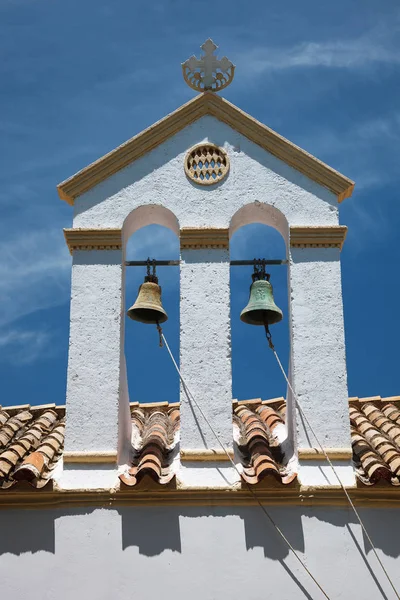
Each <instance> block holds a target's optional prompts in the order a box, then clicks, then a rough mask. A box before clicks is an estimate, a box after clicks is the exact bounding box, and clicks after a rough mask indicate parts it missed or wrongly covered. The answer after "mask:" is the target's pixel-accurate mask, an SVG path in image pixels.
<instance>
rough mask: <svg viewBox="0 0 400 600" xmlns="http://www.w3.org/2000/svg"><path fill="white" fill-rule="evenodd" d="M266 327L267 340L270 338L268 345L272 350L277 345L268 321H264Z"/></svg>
mask: <svg viewBox="0 0 400 600" xmlns="http://www.w3.org/2000/svg"><path fill="white" fill-rule="evenodd" d="M264 327H265V335H266V336H267V340H268V346H269V347H270V348H271V350H275V346H274V343H273V341H272V335H271V332H270V330H269V327H268V323H267V321H266V322H265V323H264Z"/></svg>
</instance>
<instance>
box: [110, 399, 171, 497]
mask: <svg viewBox="0 0 400 600" xmlns="http://www.w3.org/2000/svg"><path fill="white" fill-rule="evenodd" d="M131 417H132V451H133V459H132V466H131V467H130V468H129V469H128V470H127V471H126V472H125V473H122V474H121V475H120V480H121V481H122V482H123V483H124V484H125V485H129V486H133V485H136V484H137V483H138V482H139V481H140V480H141V479H142V478H143V476H144V475H146V474H147V475H149V476H150V477H151V478H152V479H154V480H155V481H157V482H158V483H161V484H166V483H169V482H170V481H171V480H172V479H173V478H174V476H175V472H174V470H173V459H174V457H175V456H176V454H177V432H178V429H179V408H177V407H175V406H173V407H172V408H170V407H169V405H168V403H162V404H161V403H160V405H158V406H157V405H154V404H152V405H150V406H148V407H146V405H145V404H143V405H139V406H137V407H136V406H134V407H132V409H131Z"/></svg>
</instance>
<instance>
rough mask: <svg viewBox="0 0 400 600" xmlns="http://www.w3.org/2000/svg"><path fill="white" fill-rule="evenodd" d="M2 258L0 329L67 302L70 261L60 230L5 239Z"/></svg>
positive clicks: (0, 269)
mask: <svg viewBox="0 0 400 600" xmlns="http://www.w3.org/2000/svg"><path fill="white" fill-rule="evenodd" d="M0 256H1V257H2V262H1V264H0V305H1V307H2V310H1V312H0V327H5V326H7V325H9V324H10V323H12V322H13V321H15V320H17V319H19V318H21V317H23V316H25V315H28V314H30V313H33V312H35V311H37V310H40V309H43V308H49V307H51V306H57V305H58V304H61V303H63V302H66V301H67V300H68V297H69V285H68V281H69V273H70V265H71V260H70V256H69V254H68V250H67V248H66V245H65V242H64V239H63V235H62V231H61V230H58V229H52V230H47V229H42V230H40V229H39V230H37V231H35V232H31V233H26V232H20V233H18V234H17V235H15V236H13V237H11V238H9V239H6V238H5V237H3V239H2V241H1V243H0Z"/></svg>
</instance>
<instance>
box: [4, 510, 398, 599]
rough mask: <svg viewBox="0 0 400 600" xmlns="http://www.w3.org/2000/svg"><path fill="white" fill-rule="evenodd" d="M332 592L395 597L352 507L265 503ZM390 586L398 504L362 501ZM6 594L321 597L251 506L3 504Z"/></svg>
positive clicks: (395, 563) (344, 595) (51, 596)
mask: <svg viewBox="0 0 400 600" xmlns="http://www.w3.org/2000/svg"><path fill="white" fill-rule="evenodd" d="M268 510H269V511H270V513H271V515H272V517H273V519H274V520H275V521H276V523H277V524H278V526H280V527H281V528H282V530H283V532H284V534H285V535H286V536H287V537H288V538H289V540H290V542H291V543H292V544H293V546H294V548H295V550H296V551H297V552H299V554H300V556H301V557H302V558H303V559H304V560H305V562H306V564H307V567H308V568H309V569H310V570H311V572H312V573H313V575H314V576H315V577H316V578H317V580H318V581H319V582H320V583H321V584H322V585H323V587H324V588H325V590H326V592H327V594H328V596H329V597H330V598H331V599H332V600H339V599H340V600H350V599H353V598H354V599H359V598H360V599H361V598H362V599H363V600H392V599H393V600H394V594H393V591H392V590H391V589H390V586H389V584H388V582H387V580H386V579H385V577H384V575H383V573H382V571H381V569H380V567H379V565H378V564H377V561H376V559H375V557H374V555H373V553H372V551H371V550H370V549H369V547H368V544H367V542H366V540H365V539H364V538H363V536H362V534H361V532H360V527H359V526H358V524H356V523H355V520H354V518H353V516H352V513H351V512H350V511H349V510H348V509H341V508H337V507H336V508H307V507H293V506H292V507H285V508H284V507H280V508H279V507H268ZM360 512H361V516H362V518H363V519H364V521H365V524H366V526H367V528H368V530H369V532H370V534H371V536H372V538H373V540H374V542H375V545H376V548H377V552H378V554H379V556H380V558H381V559H382V560H383V561H384V564H385V566H386V568H387V569H388V571H389V573H390V575H391V576H392V578H393V581H394V583H395V585H397V588H399V587H400V569H399V567H398V566H399V543H398V540H399V539H400V518H399V517H400V515H399V511H398V510H396V509H385V510H377V509H360ZM0 531H1V536H0V581H1V597H2V598H4V599H5V600H71V599H76V600H110V599H113V598H116V599H118V600H128V599H129V600H130V599H133V598H134V599H138V600H155V599H156V598H165V599H166V600H169V599H171V598H174V599H176V600H187V598H190V599H193V600H243V599H245V600H277V599H278V600H303V599H305V600H322V599H323V596H322V593H321V592H320V591H319V590H318V589H317V587H316V586H315V584H314V583H313V582H312V581H311V579H310V578H309V576H308V575H307V574H306V573H305V571H304V570H303V569H302V567H301V565H300V564H299V563H298V562H297V560H296V558H295V557H294V556H293V554H291V553H290V551H289V550H288V549H287V547H286V546H285V545H284V543H283V542H282V540H281V539H280V538H279V537H278V534H277V533H276V531H275V530H274V529H273V528H272V527H271V525H270V524H269V522H267V520H266V519H265V516H264V515H263V513H262V512H261V510H260V509H259V508H258V507H241V508H233V507H181V508H175V507H137V508H134V507H121V508H107V509H91V508H71V509H59V510H40V511H38V510H24V511H21V510H20V511H18V510H14V511H13V510H7V511H0Z"/></svg>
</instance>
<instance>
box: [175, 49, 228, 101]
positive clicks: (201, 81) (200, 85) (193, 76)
mask: <svg viewBox="0 0 400 600" xmlns="http://www.w3.org/2000/svg"><path fill="white" fill-rule="evenodd" d="M217 48H218V46H216V45H215V44H214V42H213V41H212V39H210V38H208V40H206V41H205V42H204V44H203V45H202V46H201V49H202V50H204V54H203V55H202V56H200V58H196V57H195V56H191V57H190V58H188V59H187V60H185V62H184V63H182V71H183V78H184V80H185V81H186V83H187V84H188V86H189V87H191V88H192V89H193V90H196V92H199V91H200V92H204V91H206V90H209V91H212V92H219V91H220V90H223V89H224V88H226V86H227V85H229V84H230V83H231V81H232V79H233V76H234V73H235V65H233V64H232V63H231V61H230V60H228V59H227V58H226V56H224V57H223V58H221V59H219V58H217V57H216V56H214V50H216V49H217Z"/></svg>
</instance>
